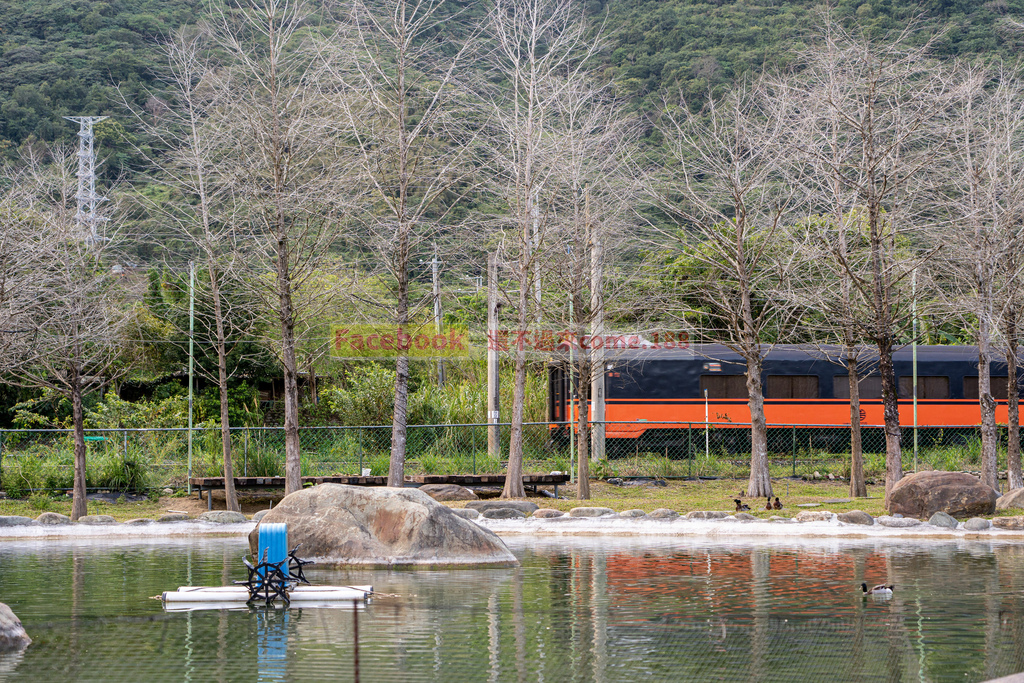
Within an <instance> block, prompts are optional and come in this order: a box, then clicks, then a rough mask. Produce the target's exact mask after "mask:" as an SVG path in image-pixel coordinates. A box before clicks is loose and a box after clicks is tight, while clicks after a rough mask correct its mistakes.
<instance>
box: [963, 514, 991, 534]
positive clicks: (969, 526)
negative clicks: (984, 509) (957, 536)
mask: <svg viewBox="0 0 1024 683" xmlns="http://www.w3.org/2000/svg"><path fill="white" fill-rule="evenodd" d="M991 528H992V522H990V521H988V520H987V519H985V518H984V517H971V518H970V519H969V520H967V521H966V522H964V531H988V530H989V529H991Z"/></svg>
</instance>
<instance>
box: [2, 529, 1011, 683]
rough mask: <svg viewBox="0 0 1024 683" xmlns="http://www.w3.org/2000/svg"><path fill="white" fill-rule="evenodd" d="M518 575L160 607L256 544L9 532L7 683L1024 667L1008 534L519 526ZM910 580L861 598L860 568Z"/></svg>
mask: <svg viewBox="0 0 1024 683" xmlns="http://www.w3.org/2000/svg"><path fill="white" fill-rule="evenodd" d="M509 546H510V548H511V549H512V550H513V552H515V554H516V555H517V556H518V557H519V558H520V560H521V561H522V566H521V567H518V568H514V569H473V570H457V569H455V570H356V571H350V570H328V569H325V568H319V569H318V568H316V567H311V568H309V569H308V570H307V575H308V576H309V578H310V580H311V581H312V582H313V583H322V584H328V583H330V584H373V586H374V588H375V589H376V590H377V591H378V592H380V593H383V594H385V595H384V596H383V597H376V598H374V599H373V600H372V601H371V602H370V603H369V604H367V605H366V606H365V607H361V608H359V609H358V610H356V611H353V608H352V607H351V606H347V607H344V608H334V609H275V608H269V609H268V608H265V607H262V608H252V609H240V610H230V611H229V610H223V611H195V612H173V613H168V612H166V611H164V609H163V607H162V606H161V603H160V601H158V600H153V599H151V596H155V595H159V594H160V593H161V592H163V591H165V590H173V589H175V588H177V587H178V586H179V585H221V584H225V583H229V582H231V581H232V580H235V579H244V578H245V569H244V567H243V565H242V562H241V557H242V555H243V553H244V552H245V549H246V546H245V540H244V539H243V538H237V539H235V538H231V539H221V538H209V537H206V538H198V539H195V540H191V541H189V540H178V539H148V540H146V541H144V542H127V541H102V540H81V541H75V542H53V541H48V542H38V541H24V542H20V541H19V542H4V543H3V544H0V602H6V603H7V604H8V605H10V606H11V608H12V609H13V610H14V612H15V613H16V614H17V615H18V616H19V617H20V618H21V620H22V622H23V623H24V625H25V627H26V629H27V630H28V632H29V635H30V636H31V637H32V638H33V641H34V642H33V644H32V645H31V646H30V647H29V648H28V650H26V651H25V652H24V653H23V655H22V656H20V657H12V656H7V657H0V682H6V681H11V682H12V683H13V682H15V681H45V682H46V683H56V682H58V681H66V680H73V681H142V682H144V683H156V682H157V681H320V680H331V681H352V680H355V678H356V665H355V657H354V655H355V650H356V648H355V647H354V645H355V640H356V639H355V637H354V634H355V632H356V630H357V629H358V661H359V664H358V675H359V680H360V681H364V682H365V681H373V682H376V681H402V682H403V683H408V682H413V681H449V680H450V681H453V682H455V681H458V682H460V683H461V682H462V681H516V682H518V681H552V682H554V681H680V680H691V681H796V680H799V681H818V680H821V681H828V682H829V683H834V682H837V681H875V680H879V681H901V680H903V681H983V680H987V679H989V678H994V677H997V676H1004V675H1007V674H1010V673H1016V672H1019V671H1024V598H1022V592H1021V588H1022V584H1024V546H1022V545H1018V544H1015V543H1010V542H990V541H985V542H980V541H972V542H967V541H962V542H949V541H942V542H939V541H934V542H908V541H907V540H906V539H902V540H879V539H865V540H822V539H806V540H803V539H778V540H771V539H764V538H760V539H751V540H750V541H749V542H748V541H744V540H742V539H735V538H731V539H729V541H728V542H725V541H721V540H718V541H716V540H715V539H713V538H711V539H709V538H700V539H695V538H661V537H660V538H642V537H637V538H626V539H624V538H576V539H564V538H559V539H550V540H530V539H522V538H514V539H511V540H510V541H509ZM862 580H863V581H866V582H867V583H868V584H875V583H881V582H883V581H885V582H887V583H894V584H895V585H896V591H895V595H894V596H893V597H892V598H891V599H887V600H885V599H876V598H873V597H869V598H867V599H865V598H863V597H862V595H861V593H860V583H861V581H862Z"/></svg>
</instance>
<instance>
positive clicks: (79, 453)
mask: <svg viewBox="0 0 1024 683" xmlns="http://www.w3.org/2000/svg"><path fill="white" fill-rule="evenodd" d="M69 373H70V375H71V424H72V426H73V427H74V432H75V436H74V441H75V479H74V489H73V491H72V494H71V521H73V522H75V521H78V518H79V517H84V516H85V515H87V514H89V512H88V502H87V500H88V499H87V498H86V494H85V415H84V412H83V410H82V375H81V373H80V372H79V369H78V367H77V366H75V365H72V366H71V367H70V368H69Z"/></svg>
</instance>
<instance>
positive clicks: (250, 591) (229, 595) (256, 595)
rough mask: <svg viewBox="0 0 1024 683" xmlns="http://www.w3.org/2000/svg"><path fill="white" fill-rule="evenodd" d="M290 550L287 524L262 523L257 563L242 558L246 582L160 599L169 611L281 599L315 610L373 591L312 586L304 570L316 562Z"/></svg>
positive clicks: (193, 589) (185, 591) (361, 598)
mask: <svg viewBox="0 0 1024 683" xmlns="http://www.w3.org/2000/svg"><path fill="white" fill-rule="evenodd" d="M287 548H288V525H287V524H261V525H260V527H259V545H258V549H257V556H258V557H259V559H258V561H257V563H256V564H253V563H252V562H249V561H248V560H246V559H244V558H243V559H242V562H244V563H245V568H246V570H247V572H248V577H247V578H246V580H245V581H235V582H234V584H235V585H232V586H182V587H180V588H178V590H176V591H166V592H164V593H163V595H161V596H160V597H161V599H162V600H163V602H164V606H165V607H166V608H167V609H222V608H225V607H241V606H242V605H243V604H251V603H257V602H262V603H264V604H266V605H271V604H275V603H277V601H278V600H280V603H281V604H283V605H285V606H287V605H290V604H291V603H293V602H297V603H301V604H302V606H305V607H311V606H330V605H331V604H337V603H349V602H353V601H365V600H366V598H367V594H368V593H372V592H373V587H372V586H311V585H310V584H309V581H307V580H306V576H305V573H304V572H303V567H305V566H306V565H310V564H313V562H312V561H310V560H303V559H300V558H299V557H298V556H297V555H296V554H295V553H296V551H297V550H298V547H297V546H296V547H295V548H292V549H291V550H287ZM254 559H255V558H254Z"/></svg>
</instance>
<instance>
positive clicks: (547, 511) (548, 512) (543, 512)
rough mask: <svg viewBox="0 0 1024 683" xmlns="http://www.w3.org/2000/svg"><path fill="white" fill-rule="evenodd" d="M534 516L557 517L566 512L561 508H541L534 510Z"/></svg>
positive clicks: (541, 517) (542, 517)
mask: <svg viewBox="0 0 1024 683" xmlns="http://www.w3.org/2000/svg"><path fill="white" fill-rule="evenodd" d="M533 516H534V517H538V518H540V519H554V518H555V517H563V516H565V513H564V512H562V511H561V510H552V509H551V508H541V509H539V510H534V511H533Z"/></svg>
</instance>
